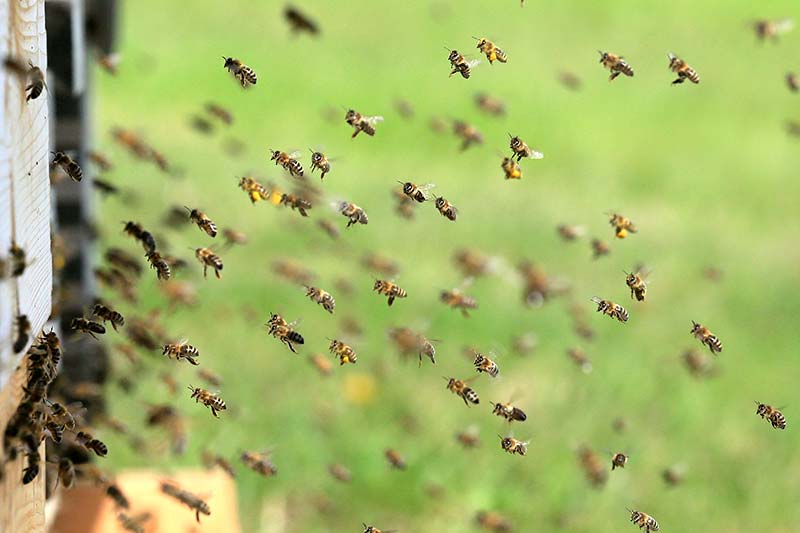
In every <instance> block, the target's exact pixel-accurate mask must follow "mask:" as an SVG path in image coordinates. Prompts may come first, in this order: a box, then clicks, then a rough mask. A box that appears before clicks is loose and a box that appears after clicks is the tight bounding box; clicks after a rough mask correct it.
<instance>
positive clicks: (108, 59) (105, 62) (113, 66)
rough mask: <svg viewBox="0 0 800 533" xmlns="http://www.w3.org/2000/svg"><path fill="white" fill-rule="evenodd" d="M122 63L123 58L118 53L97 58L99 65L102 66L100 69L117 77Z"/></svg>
mask: <svg viewBox="0 0 800 533" xmlns="http://www.w3.org/2000/svg"><path fill="white" fill-rule="evenodd" d="M120 61H121V57H120V55H119V54H117V53H114V54H105V55H102V56H100V57H98V58H97V64H98V65H100V68H102V69H103V70H105V71H106V72H108V73H109V74H111V75H112V76H116V75H117V69H118V68H119V63H120Z"/></svg>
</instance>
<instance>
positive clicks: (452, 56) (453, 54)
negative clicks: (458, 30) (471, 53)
mask: <svg viewBox="0 0 800 533" xmlns="http://www.w3.org/2000/svg"><path fill="white" fill-rule="evenodd" d="M460 55H461V54H459V53H458V50H450V55H449V56H448V57H447V59H449V60H450V61H455V60H456V59H458V56H460Z"/></svg>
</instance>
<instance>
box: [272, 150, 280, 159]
mask: <svg viewBox="0 0 800 533" xmlns="http://www.w3.org/2000/svg"><path fill="white" fill-rule="evenodd" d="M269 153H270V154H271V155H270V158H269V160H270V161H275V160H276V159H278V156H280V155H281V151H280V150H270V151H269Z"/></svg>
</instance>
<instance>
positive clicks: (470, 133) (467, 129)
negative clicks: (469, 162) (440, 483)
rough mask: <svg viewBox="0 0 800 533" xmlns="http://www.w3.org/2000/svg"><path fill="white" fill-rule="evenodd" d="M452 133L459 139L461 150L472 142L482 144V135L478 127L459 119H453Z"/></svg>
mask: <svg viewBox="0 0 800 533" xmlns="http://www.w3.org/2000/svg"><path fill="white" fill-rule="evenodd" d="M453 134H455V136H456V137H459V138H460V139H461V151H462V152H463V151H464V150H466V149H467V148H469V147H470V146H472V145H473V144H483V135H482V134H481V132H479V131H478V128H476V127H475V126H473V125H472V124H467V123H466V122H463V121H461V120H454V121H453Z"/></svg>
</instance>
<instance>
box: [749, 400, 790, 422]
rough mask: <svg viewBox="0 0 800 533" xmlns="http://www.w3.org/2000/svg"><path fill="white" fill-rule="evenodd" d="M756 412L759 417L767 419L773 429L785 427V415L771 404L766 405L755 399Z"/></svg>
mask: <svg viewBox="0 0 800 533" xmlns="http://www.w3.org/2000/svg"><path fill="white" fill-rule="evenodd" d="M756 405H757V406H758V407H757V408H756V414H757V415H758V416H760V417H761V418H765V419H767V420H769V423H770V424H772V427H773V428H775V429H786V417H785V416H783V413H781V412H780V411H779V410H778V409H775V408H774V407H772V406H771V405H766V404H763V403H759V402H758V401H756Z"/></svg>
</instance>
